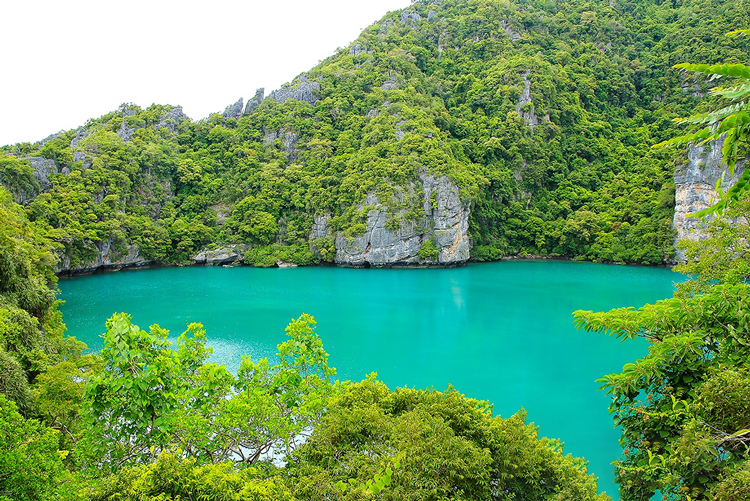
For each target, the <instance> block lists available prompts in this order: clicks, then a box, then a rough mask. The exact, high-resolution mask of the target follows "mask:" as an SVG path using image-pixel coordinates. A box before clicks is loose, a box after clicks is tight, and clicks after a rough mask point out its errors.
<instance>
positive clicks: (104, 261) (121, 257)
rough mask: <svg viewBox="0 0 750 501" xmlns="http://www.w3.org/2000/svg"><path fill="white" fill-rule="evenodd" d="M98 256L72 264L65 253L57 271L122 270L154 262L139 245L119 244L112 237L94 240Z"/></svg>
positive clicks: (76, 273) (80, 273)
mask: <svg viewBox="0 0 750 501" xmlns="http://www.w3.org/2000/svg"><path fill="white" fill-rule="evenodd" d="M93 245H94V247H95V248H96V251H97V254H96V256H95V257H94V258H93V259H91V260H89V261H86V262H82V263H76V264H72V263H71V260H70V257H68V256H67V255H65V254H63V255H62V256H60V261H59V262H58V264H57V267H56V269H55V272H56V273H57V274H65V275H84V274H88V273H93V272H95V271H97V270H100V269H103V270H121V269H123V268H139V267H143V266H148V265H151V264H153V263H154V261H152V260H148V259H145V258H144V257H143V256H141V254H140V249H139V248H138V246H137V245H122V244H120V245H117V244H116V242H114V241H113V240H112V239H109V240H106V241H102V242H94V244H93Z"/></svg>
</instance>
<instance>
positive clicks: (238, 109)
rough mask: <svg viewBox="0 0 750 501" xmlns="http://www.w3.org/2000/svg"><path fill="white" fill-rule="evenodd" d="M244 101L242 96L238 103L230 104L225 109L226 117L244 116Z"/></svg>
mask: <svg viewBox="0 0 750 501" xmlns="http://www.w3.org/2000/svg"><path fill="white" fill-rule="evenodd" d="M243 105H244V101H243V99H242V98H240V99H239V100H238V101H237V102H236V103H234V104H230V105H229V106H227V107H226V108H225V109H224V113H223V115H224V118H242V110H243Z"/></svg>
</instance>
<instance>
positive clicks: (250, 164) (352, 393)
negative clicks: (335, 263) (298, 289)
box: [0, 0, 750, 501]
mask: <svg viewBox="0 0 750 501" xmlns="http://www.w3.org/2000/svg"><path fill="white" fill-rule="evenodd" d="M746 9H747V5H746V3H745V2H744V1H735V2H720V1H716V2H706V1H685V2H677V1H675V2H671V3H660V2H650V1H645V0H644V1H632V2H623V3H618V2H611V3H610V2H606V3H584V2H555V3H546V2H543V1H539V2H530V3H517V4H512V3H501V2H489V1H477V2H451V1H447V0H446V1H445V2H443V3H442V4H441V5H436V4H434V5H430V4H428V3H416V4H414V5H413V6H412V7H411V8H410V9H409V13H408V15H407V14H406V13H404V12H399V13H390V14H388V15H387V16H386V18H384V20H383V21H382V22H381V23H378V24H376V25H374V26H372V27H370V28H368V29H367V30H365V32H364V33H363V34H362V36H361V38H360V40H359V41H358V43H360V45H361V47H364V48H365V49H366V50H365V51H359V52H358V51H357V50H353V51H351V52H352V53H351V54H350V50H349V49H344V50H342V51H340V52H339V53H338V54H336V55H334V56H332V57H331V58H329V59H328V60H326V61H324V62H323V63H321V65H319V66H318V67H316V68H315V69H313V70H311V71H310V72H309V74H308V78H309V79H311V80H315V81H319V82H320V84H321V88H320V93H321V94H320V96H319V99H318V101H317V103H316V104H315V105H314V106H313V105H312V104H310V103H306V102H302V101H287V102H284V103H275V102H273V101H265V102H264V103H262V104H261V105H260V106H259V107H258V109H257V110H256V111H254V112H253V113H251V114H249V115H247V116H245V117H242V118H240V119H236V118H225V117H224V116H222V115H218V114H217V115H213V116H212V117H209V118H208V119H206V120H203V121H198V122H192V121H189V120H174V119H165V116H166V115H167V114H168V113H170V112H171V111H172V108H171V107H165V106H152V107H150V108H148V109H146V110H142V109H139V108H137V107H134V106H130V105H127V106H123V107H121V108H120V109H119V110H118V111H117V112H114V113H112V114H109V115H106V116H104V117H102V118H100V119H96V120H92V121H90V122H89V124H87V125H86V127H85V128H84V129H83V130H79V131H68V132H63V133H61V134H59V135H56V136H54V137H51V138H49V139H48V140H46V141H43V142H40V143H37V144H19V145H14V146H9V147H5V148H4V153H5V154H4V155H3V156H2V157H0V176H1V177H2V182H3V184H4V185H5V186H6V187H7V188H6V187H0V244H1V245H0V278H2V281H0V443H2V444H3V446H2V447H0V500H3V501H5V500H55V499H58V500H67V499H97V500H99V499H101V500H109V499H123V500H153V501H156V500H160V501H166V500H176V499H227V500H233V499H236V500H240V499H243V500H245V499H256V500H265V499H268V500H270V499H282V500H284V499H286V500H294V499H365V498H381V499H414V500H423V499H424V500H427V499H498V500H512V499H559V500H564V499H583V500H586V499H596V500H604V499H607V497H606V496H605V495H602V494H598V492H597V488H596V481H595V479H594V478H593V477H591V476H589V475H588V474H587V473H586V469H585V462H584V461H583V460H582V459H576V458H572V457H570V456H566V455H564V454H563V447H562V444H561V443H560V442H558V441H555V440H550V439H546V438H539V437H538V435H537V430H536V427H535V426H533V425H532V424H529V423H527V422H526V417H525V415H524V413H523V412H522V411H519V412H518V413H517V414H515V415H513V416H510V417H508V418H505V419H503V418H501V417H500V416H495V415H493V413H492V408H491V405H490V404H489V403H488V402H482V401H477V400H474V399H471V398H469V397H466V396H464V395H462V394H461V393H459V392H458V391H457V390H455V389H453V388H450V387H449V388H447V389H446V390H445V391H442V392H441V391H436V390H417V389H408V388H398V389H395V390H391V389H390V388H387V387H386V386H385V385H384V384H383V383H381V382H379V381H378V380H377V377H376V376H375V375H373V376H371V377H368V378H367V379H365V380H364V381H361V382H350V381H338V380H336V379H335V369H333V368H332V367H329V366H328V363H327V357H328V355H327V353H326V352H325V350H324V348H323V346H322V343H321V341H320V338H319V337H318V335H317V334H316V330H315V329H316V325H315V321H314V319H313V318H312V317H311V316H308V315H302V316H300V317H299V318H297V319H293V320H292V321H291V322H290V324H289V326H288V327H287V329H286V334H287V337H288V339H287V340H286V341H284V342H282V343H280V344H279V346H278V356H277V359H276V360H268V359H260V360H253V359H251V358H249V357H247V358H245V359H243V361H242V363H241V365H240V368H239V370H238V371H237V373H236V374H232V373H230V372H228V371H227V370H226V368H224V367H223V366H221V365H217V364H214V363H209V362H208V361H207V360H208V359H207V357H208V355H209V354H210V349H209V348H207V347H206V343H205V336H206V334H205V332H204V331H203V329H202V326H201V325H200V324H191V325H189V326H187V329H186V331H185V332H184V333H183V334H182V335H180V336H179V338H178V340H177V342H176V343H175V344H171V343H170V342H169V341H168V340H167V332H166V331H165V330H164V329H162V328H160V327H159V326H158V325H154V326H151V328H150V329H149V330H143V329H141V328H139V327H138V326H135V325H133V324H132V322H131V320H130V317H129V316H128V315H127V314H124V313H120V314H116V315H114V316H113V317H112V318H110V319H109V320H108V321H107V324H106V333H105V348H104V349H103V350H102V352H101V353H99V354H95V355H83V353H84V350H85V346H84V345H83V344H82V343H80V342H78V341H76V340H75V338H74V337H71V336H66V335H65V327H64V324H63V321H62V318H61V316H60V313H59V311H58V310H57V303H56V299H55V288H56V276H55V273H54V271H55V265H56V262H57V259H58V258H59V257H60V256H64V257H65V258H67V259H70V260H71V262H75V261H76V260H79V261H84V260H86V259H87V258H88V256H90V255H91V254H92V253H93V252H95V247H96V244H97V243H101V242H104V241H111V242H114V244H115V245H125V244H127V243H135V244H137V245H138V246H139V247H140V248H141V250H142V251H143V252H144V253H148V255H150V256H153V257H154V258H156V259H160V260H163V261H164V262H181V261H183V260H185V259H186V258H187V257H189V256H190V254H191V253H192V252H195V251H196V250H198V249H200V248H202V247H203V246H205V245H210V244H216V243H221V242H232V241H242V242H245V243H249V244H251V246H252V247H251V249H253V250H254V251H255V252H256V253H257V254H258V255H260V256H265V257H263V259H267V255H268V254H269V253H271V254H272V253H274V252H282V251H284V252H289V253H290V254H292V255H296V254H299V255H300V256H303V258H304V259H306V260H312V261H314V260H315V259H320V258H321V257H323V258H324V259H325V257H324V256H325V255H326V254H325V253H319V254H317V255H316V254H314V253H313V251H312V250H310V247H308V245H309V244H310V242H309V241H308V239H309V235H308V232H309V228H310V225H311V224H312V218H313V217H314V215H315V214H319V213H320V212H319V211H329V212H330V214H331V215H332V223H331V224H332V225H333V227H334V228H337V229H341V231H357V230H356V228H357V225H360V224H362V223H361V221H362V213H361V210H359V209H358V208H357V205H356V204H357V202H358V201H359V200H361V198H362V196H363V195H364V194H365V193H366V192H368V191H370V190H381V193H387V192H388V190H389V188H388V187H392V186H395V185H399V184H403V183H408V182H409V181H410V180H413V179H414V176H415V173H418V172H419V171H420V170H421V169H428V170H430V171H431V172H435V173H438V174H445V175H447V176H449V177H450V178H451V179H452V180H453V181H454V182H455V183H457V184H458V185H459V186H460V187H461V189H462V193H463V194H464V196H466V197H467V200H469V201H470V203H471V204H472V207H473V211H472V214H473V215H472V232H473V238H474V242H475V247H474V257H475V258H476V259H491V258H495V257H497V256H499V255H503V254H505V253H513V252H539V253H559V254H561V255H567V256H574V257H584V258H588V259H599V260H607V261H622V262H631V261H632V262H642V263H661V262H662V261H663V260H664V259H666V257H668V256H669V254H670V249H671V245H672V244H671V242H672V234H671V229H670V228H671V227H670V225H669V221H670V220H671V210H672V205H671V204H672V203H673V200H672V199H671V198H670V197H671V190H672V188H671V185H670V182H671V181H670V179H671V169H672V167H673V164H674V161H675V157H674V155H673V154H672V153H671V152H670V150H652V149H651V148H650V146H651V145H652V144H654V143H657V142H661V141H665V140H668V139H669V138H670V137H672V136H673V135H674V134H675V130H673V129H672V128H671V127H672V125H671V124H672V122H671V118H674V117H678V116H686V115H688V114H690V113H692V112H693V111H694V110H693V108H694V107H695V105H696V103H697V99H698V97H699V96H695V95H693V94H694V93H698V94H700V93H704V92H706V91H707V86H708V84H707V83H706V82H704V81H703V80H701V79H700V78H698V77H696V79H695V80H693V76H692V74H684V73H679V72H678V71H676V70H673V69H670V66H671V65H672V64H676V63H680V62H683V61H701V62H706V64H710V65H714V64H715V63H717V62H720V61H727V62H729V63H735V62H737V60H741V59H742V58H745V60H746V45H743V44H744V43H745V42H743V41H742V40H740V39H724V38H723V37H722V35H723V33H724V32H727V31H729V30H730V29H732V28H734V27H735V26H736V25H738V24H740V22H741V20H742V19H747V12H746ZM430 11H434V12H435V14H433V15H432V16H431V15H430ZM415 13H416V14H419V15H418V16H417V15H415ZM441 16H442V18H443V19H446V20H447V21H446V22H445V23H442V24H440V19H441ZM425 20H426V21H427V22H424V21H425ZM626 21H627V22H626ZM506 28H510V30H509V31H506ZM514 33H515V35H513V34H514ZM430 37H432V38H430ZM609 43H611V46H610V45H608V44H609ZM353 48H354V47H352V49H353ZM368 51H369V53H368ZM355 53H356V54H355ZM436 53H437V54H436ZM687 69H691V70H697V71H702V69H701V68H698V67H688V68H687ZM703 69H705V70H706V71H704V73H706V72H708V73H711V74H714V73H713V72H715V71H717V69H716V68H715V67H714V66H711V69H709V68H703ZM527 71H528V73H527ZM722 71H723V70H722ZM727 71H729V70H727ZM719 74H721V73H719ZM368 75H369V76H368ZM613 75H619V77H618V78H616V79H612V80H610V77H612V76H613ZM736 77H740V78H744V77H743V76H742V75H736ZM316 79H317V80H316ZM686 79H687V80H686ZM525 80H528V81H529V82H530V85H529V88H530V93H531V94H530V95H531V96H532V98H533V99H532V101H529V102H528V103H526V104H524V105H523V106H521V107H520V108H523V107H524V106H526V108H525V109H520V108H519V110H516V109H515V107H516V106H517V104H518V102H519V101H518V98H519V96H520V95H522V94H523V90H524V88H525ZM384 82H390V83H391V85H387V86H386V88H387V89H389V90H384V89H383V85H382V84H383V83H384ZM686 82H687V83H688V87H684V84H685V83H686ZM303 83H304V82H298V83H297V85H302V84H303ZM394 86H395V87H396V88H395V89H393V87H394ZM696 86H697V87H696ZM685 88H687V89H688V90H687V91H684V90H683V89H685ZM720 97H730V96H722V95H718V96H716V97H715V99H719V98H720ZM657 98H658V99H657ZM712 99H713V98H712ZM386 101H387V106H386V104H384V103H385V102H386ZM717 102H718V101H711V100H709V101H708V103H707V104H704V105H701V106H705V108H704V111H706V110H707V112H708V113H710V112H711V110H715V109H720V108H717V107H716V104H717ZM529 104H531V105H530V106H527V105H529ZM372 109H375V110H376V111H377V113H370V111H371V110H372ZM532 112H533V114H534V116H536V120H537V123H536V125H535V126H534V127H533V128H532V127H531V126H530V124H531V123H533V120H532V115H531V113H532ZM699 112H700V111H699ZM368 115H372V116H368ZM546 115H549V119H547V118H546ZM724 118H726V116H725V117H724ZM169 120H172V121H171V122H170V121H169ZM733 124H734V125H735V126H737V125H739V126H740V127H742V126H744V125H746V123H744V122H742V120H739V123H738V120H735V121H734V122H733ZM157 125H158V127H156V126H157ZM397 128H399V130H400V131H401V132H403V133H404V134H403V136H401V138H400V139H399V138H398V135H396V130H397ZM121 129H122V130H126V131H129V130H131V129H134V130H133V131H132V134H131V133H130V132H128V134H131V136H130V138H129V139H128V140H124V139H123V137H124V136H127V134H122V136H123V137H121V135H118V134H117V132H118V131H120V130H121ZM743 130H746V129H741V130H740V131H739V133H738V135H737V136H736V141H735V144H737V145H738V148H739V150H738V151H744V150H742V148H746V137H747V136H746V135H743V134H745V133H744V132H743ZM274 131H275V132H274ZM280 131H281V132H280ZM269 132H274V134H275V138H272V139H271V141H266V138H267V137H272V136H274V134H269ZM282 132H283V133H282ZM288 132H293V134H294V136H296V139H295V140H296V141H297V146H295V148H294V149H290V148H288V147H287V146H285V144H284V141H285V138H286V139H289V140H290V141H291V139H290V138H291V137H292V136H288V135H287V133H288ZM399 135H400V134H399ZM84 136H85V137H84ZM279 137H281V139H279ZM76 139H77V140H76ZM71 142H73V143H75V145H74V146H73V147H71V146H70V145H71ZM550 145H551V146H550ZM542 146H544V147H542ZM287 149H290V151H287ZM730 153H731V152H730ZM28 156H41V157H44V158H47V159H51V160H54V161H55V163H56V165H57V166H58V167H59V168H60V170H61V171H62V170H63V169H66V172H65V173H63V172H60V173H58V174H51V175H50V176H49V179H48V181H49V186H46V185H45V183H46V182H45V180H44V179H40V178H39V177H37V176H35V172H34V169H32V167H31V163H30V161H29V160H28V158H27V157H28ZM678 160H679V159H678ZM734 194H736V195H737V196H736V197H735V196H734ZM384 196H385V195H384ZM747 196H748V195H747V190H745V191H744V192H743V190H742V189H741V187H740V188H738V189H737V190H735V191H733V192H731V193H730V194H729V196H728V197H727V198H726V199H725V201H726V203H725V204H724V205H723V206H721V207H716V208H715V209H716V211H720V210H721V209H724V210H725V211H726V212H725V213H724V214H723V217H715V218H714V220H713V221H712V222H711V223H710V224H709V230H708V232H709V238H708V239H706V240H704V241H702V242H699V243H688V244H685V245H686V255H687V256H688V257H689V258H690V260H689V261H688V262H687V263H685V264H683V265H680V266H681V270H682V271H684V272H686V273H689V274H693V275H695V278H694V279H693V280H691V281H688V282H687V283H686V284H685V285H681V286H680V287H679V288H678V289H677V291H676V293H675V296H674V297H673V298H670V299H665V300H663V301H660V302H658V303H656V304H654V305H647V306H645V307H643V308H641V309H639V310H632V309H618V310H613V311H610V312H606V313H595V312H577V313H576V322H577V323H578V325H579V326H581V327H582V328H584V329H586V330H588V331H596V332H609V333H612V334H615V335H617V336H619V337H621V338H623V339H625V340H627V339H630V338H633V337H636V336H643V337H646V338H647V339H648V340H649V341H650V343H651V345H650V349H649V354H648V355H647V356H646V357H644V359H642V360H638V361H636V362H635V363H632V364H628V365H626V366H625V367H624V368H623V372H622V373H619V374H611V375H608V376H605V377H603V378H602V379H601V383H602V385H603V388H605V389H606V391H607V392H608V393H609V394H610V395H611V396H612V405H611V411H612V413H613V415H614V418H615V421H616V423H618V424H619V425H620V426H621V427H622V430H623V436H622V439H621V444H622V446H623V457H622V458H621V460H619V461H618V462H617V463H616V478H617V481H618V483H619V484H620V488H621V491H620V494H621V497H622V499H623V500H627V501H629V500H644V499H650V498H651V497H652V495H653V494H654V492H656V491H659V492H660V493H661V494H662V495H663V496H664V497H665V498H666V499H680V500H685V501H687V500H700V499H713V500H739V499H747V498H748V497H749V496H750V492H748V485H750V482H749V481H748V480H749V479H750V457H749V454H748V443H749V442H750V431H748V429H750V410H749V408H748V402H750V373H749V372H748V371H750V352H748V346H750V323H749V321H748V318H749V317H748V311H749V310H748V308H749V306H748V304H749V302H750V286H748V285H747V276H748V271H747V270H748V266H747V251H746V249H747V238H746V236H747V228H746V227H743V226H736V225H732V224H728V222H727V219H726V218H734V219H737V218H740V217H745V218H746V217H747V207H748V203H749V202H748V199H747ZM220 216H221V217H224V216H226V219H225V220H224V221H223V222H222V224H220V219H221V217H220ZM393 224H397V222H394V223H393ZM313 243H314V242H313ZM318 244H319V245H318V249H328V250H330V243H326V242H318ZM313 249H315V246H313ZM636 254H637V255H636ZM311 256H312V257H311ZM300 259H302V258H300ZM264 262H265V261H264ZM303 437H305V438H306V440H304V443H301V438H303ZM272 455H276V456H275V457H277V459H278V458H279V457H280V456H283V462H284V464H283V465H282V464H281V462H280V461H278V460H277V461H273V460H271V459H272Z"/></svg>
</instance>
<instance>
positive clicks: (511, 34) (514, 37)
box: [500, 19, 521, 42]
mask: <svg viewBox="0 0 750 501" xmlns="http://www.w3.org/2000/svg"><path fill="white" fill-rule="evenodd" d="M500 27H501V28H502V29H504V30H505V32H506V33H507V34H508V37H509V38H510V41H511V42H515V41H516V40H518V39H519V38H521V34H520V33H519V32H517V31H516V30H514V29H513V28H512V27H511V26H510V24H508V22H507V21H506V20H504V19H503V20H502V21H500Z"/></svg>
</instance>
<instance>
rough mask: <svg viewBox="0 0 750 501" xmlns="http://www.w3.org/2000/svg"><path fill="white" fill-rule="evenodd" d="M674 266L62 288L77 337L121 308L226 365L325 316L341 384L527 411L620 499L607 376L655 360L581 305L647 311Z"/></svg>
mask: <svg viewBox="0 0 750 501" xmlns="http://www.w3.org/2000/svg"><path fill="white" fill-rule="evenodd" d="M679 277H680V275H677V274H675V273H673V272H671V271H670V270H667V269H663V268H645V267H625V266H610V265H600V264H591V263H575V262H561V261H505V262H498V263H487V264H474V265H469V266H466V267H462V268H452V269H360V270H352V269H345V268H335V267H307V268H293V269H255V268H245V267H243V268H215V267H191V268H162V269H153V270H139V271H126V272H120V273H109V274H98V275H93V276H88V277H79V278H74V279H66V280H61V281H60V283H59V286H60V289H61V291H62V294H61V299H63V300H65V301H66V302H65V304H64V305H63V306H62V308H61V309H62V311H63V315H64V319H65V322H66V324H67V326H68V333H69V334H70V335H73V336H76V337H77V338H79V339H81V340H83V341H84V342H86V343H87V344H88V345H89V347H90V348H91V349H94V350H98V349H100V348H101V346H102V340H101V338H100V337H99V335H100V334H101V333H102V332H103V331H104V322H105V320H106V319H107V318H108V317H110V316H111V315H112V314H113V313H114V312H120V311H125V312H128V313H130V314H131V315H132V316H133V321H134V323H136V324H138V325H140V326H141V327H142V328H147V326H149V325H151V324H153V323H158V324H160V325H161V326H162V327H165V328H168V329H170V330H171V331H172V333H173V334H175V335H177V334H179V333H181V332H182V331H183V330H184V329H185V326H186V324H187V323H189V322H201V323H203V324H204V326H205V328H206V330H207V333H208V334H207V339H208V342H209V344H210V345H211V346H213V347H214V358H215V359H216V360H217V361H221V362H224V363H226V364H227V365H228V366H230V367H236V366H237V364H238V363H239V359H240V356H241V355H244V354H251V355H252V356H253V357H254V358H255V357H262V356H273V355H274V354H275V352H276V345H277V344H278V343H281V342H283V341H284V340H285V334H284V327H285V326H286V325H287V324H288V323H289V321H290V320H291V319H292V318H297V317H298V316H299V315H300V314H301V313H303V312H304V313H309V314H312V315H314V316H315V319H316V320H317V322H318V329H317V330H318V333H319V334H320V336H321V338H322V339H323V343H324V346H325V348H326V351H328V353H330V360H329V363H330V364H331V365H332V366H334V367H336V368H337V369H338V375H339V377H341V378H342V379H352V380H360V379H362V378H364V377H365V376H366V375H367V374H369V373H370V372H377V373H378V377H379V378H380V379H381V380H383V381H384V382H385V383H386V384H388V385H389V386H390V387H391V388H394V387H397V386H412V387H417V388H426V387H434V388H436V389H439V390H443V389H445V387H446V385H448V384H449V383H450V384H452V385H453V386H455V387H456V389H458V390H459V391H460V392H462V393H464V394H466V395H467V396H470V397H473V398H479V399H484V400H489V401H490V402H491V403H492V404H494V411H495V413H496V414H500V415H502V416H504V417H507V416H510V415H511V414H513V413H515V412H516V411H518V410H519V408H521V407H523V408H525V409H526V410H527V411H528V418H529V420H530V421H533V422H534V423H536V424H537V425H539V426H540V435H544V436H548V437H553V438H560V439H562V440H563V441H564V442H565V451H566V452H569V453H572V454H574V455H576V456H584V457H585V458H586V459H587V460H588V461H589V470H590V471H591V472H593V473H595V474H596V475H597V476H598V477H599V487H600V490H606V491H607V493H608V494H610V495H611V496H613V498H615V499H616V498H617V496H616V493H617V489H616V486H615V484H614V482H613V481H612V473H611V472H612V466H611V465H610V462H611V461H613V460H614V459H617V458H618V457H619V455H620V449H619V446H618V442H617V440H618V437H619V433H618V431H617V430H615V429H614V427H613V424H612V418H611V416H610V415H609V414H608V412H607V406H608V404H609V399H608V398H607V397H606V396H605V395H604V392H601V391H597V387H598V384H597V383H596V382H594V380H595V379H596V378H598V377H600V376H602V375H605V374H609V373H612V372H619V371H620V370H621V369H622V366H623V365H624V364H625V363H627V362H630V361H634V360H635V359H636V358H640V357H642V356H644V355H645V354H646V347H647V345H646V343H645V341H628V342H625V343H621V342H620V341H617V340H616V339H615V338H614V337H610V336H606V335H602V334H591V333H586V332H583V331H577V330H576V329H575V328H574V326H573V322H572V320H573V319H572V316H571V313H572V312H573V311H574V310H577V309H587V310H595V311H598V310H608V309H611V308H615V307H620V306H634V307H640V306H642V305H643V304H645V303H648V302H654V301H656V300H658V299H662V298H665V297H668V296H671V294H672V291H673V285H672V281H673V280H677V279H678V278H679Z"/></svg>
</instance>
